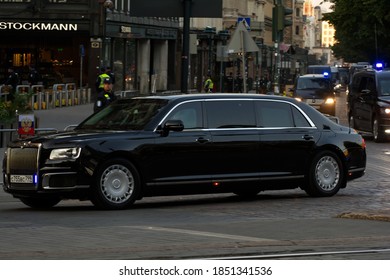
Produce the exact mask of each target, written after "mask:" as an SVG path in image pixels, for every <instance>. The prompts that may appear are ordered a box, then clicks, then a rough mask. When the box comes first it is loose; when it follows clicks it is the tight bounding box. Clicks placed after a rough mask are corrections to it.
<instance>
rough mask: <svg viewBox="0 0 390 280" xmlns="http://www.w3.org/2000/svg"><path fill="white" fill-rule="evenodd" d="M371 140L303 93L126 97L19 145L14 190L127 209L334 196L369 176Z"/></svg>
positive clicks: (29, 197) (8, 166)
mask: <svg viewBox="0 0 390 280" xmlns="http://www.w3.org/2000/svg"><path fill="white" fill-rule="evenodd" d="M365 167H366V146H365V142H364V139H363V138H362V137H361V135H359V134H358V133H356V131H355V130H353V129H351V128H349V127H345V126H341V125H339V124H337V123H335V122H333V121H331V120H330V119H329V118H327V117H326V116H324V115H323V114H321V113H319V112H318V111H317V110H315V109H313V108H312V107H310V106H309V105H307V104H305V103H303V102H299V101H297V100H295V99H293V98H288V97H281V96H269V95H258V94H222V93H218V94H186V95H175V96H147V97H135V98H132V99H120V100H117V101H116V102H114V103H112V104H110V105H109V106H108V107H106V108H104V109H103V110H102V111H99V112H97V113H95V114H93V115H91V116H89V117H88V118H87V119H86V120H84V121H83V122H81V123H80V124H79V125H78V126H77V127H76V128H75V129H74V131H67V132H65V131H64V132H60V133H56V134H49V135H41V136H35V137H31V138H28V139H22V140H16V141H13V142H11V143H10V144H9V146H8V148H7V149H6V152H5V155H4V161H3V177H4V178H3V179H4V180H3V181H4V185H3V188H4V191H6V192H7V193H10V194H12V195H13V196H14V197H15V198H18V199H20V200H21V201H22V202H23V203H24V204H26V205H28V206H30V207H34V208H49V207H52V206H54V205H56V204H57V203H59V202H60V201H61V200H63V199H79V200H90V201H92V203H93V204H94V205H95V206H96V207H98V208H102V209H125V208H128V207H129V206H130V205H132V204H133V203H134V202H135V201H136V200H139V199H141V198H142V197H147V196H159V195H184V194H205V193H226V192H232V193H235V194H237V195H241V196H255V195H257V194H258V193H259V192H261V191H264V190H276V189H278V190H280V189H292V188H301V189H302V190H304V191H305V192H306V193H307V194H308V195H310V196H332V195H335V194H336V193H337V192H338V191H339V190H340V188H345V187H346V186H347V181H349V180H352V179H355V178H358V177H361V176H363V174H364V172H365Z"/></svg>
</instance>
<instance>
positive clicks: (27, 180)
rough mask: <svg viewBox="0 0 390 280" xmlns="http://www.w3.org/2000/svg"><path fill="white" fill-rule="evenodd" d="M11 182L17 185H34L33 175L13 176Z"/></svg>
mask: <svg viewBox="0 0 390 280" xmlns="http://www.w3.org/2000/svg"><path fill="white" fill-rule="evenodd" d="M10 181H11V183H16V184H32V183H33V175H11V177H10Z"/></svg>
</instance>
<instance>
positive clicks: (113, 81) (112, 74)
mask: <svg viewBox="0 0 390 280" xmlns="http://www.w3.org/2000/svg"><path fill="white" fill-rule="evenodd" d="M106 74H107V75H108V76H110V78H111V82H112V84H113V85H115V73H114V72H112V69H111V67H110V66H107V67H106Z"/></svg>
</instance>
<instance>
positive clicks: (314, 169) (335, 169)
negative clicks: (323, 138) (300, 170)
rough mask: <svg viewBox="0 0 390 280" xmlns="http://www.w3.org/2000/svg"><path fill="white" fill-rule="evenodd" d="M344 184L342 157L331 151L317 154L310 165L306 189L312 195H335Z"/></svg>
mask: <svg viewBox="0 0 390 280" xmlns="http://www.w3.org/2000/svg"><path fill="white" fill-rule="evenodd" d="M342 184H344V171H343V166H342V164H341V161H340V159H339V158H338V157H337V155H336V154H335V153H333V152H330V151H323V152H320V153H319V154H317V155H316V156H315V157H314V159H313V161H312V163H311V166H310V171H309V176H308V182H307V185H306V188H305V191H306V193H307V194H309V195H310V196H317V197H318V196H332V195H335V194H336V193H337V192H338V191H339V190H340V188H341V186H342Z"/></svg>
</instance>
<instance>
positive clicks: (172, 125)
mask: <svg viewBox="0 0 390 280" xmlns="http://www.w3.org/2000/svg"><path fill="white" fill-rule="evenodd" d="M183 129H184V124H183V121H182V120H168V121H166V122H165V123H164V124H163V127H162V131H161V134H162V136H167V135H168V134H169V131H183Z"/></svg>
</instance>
